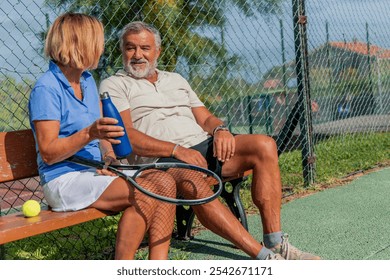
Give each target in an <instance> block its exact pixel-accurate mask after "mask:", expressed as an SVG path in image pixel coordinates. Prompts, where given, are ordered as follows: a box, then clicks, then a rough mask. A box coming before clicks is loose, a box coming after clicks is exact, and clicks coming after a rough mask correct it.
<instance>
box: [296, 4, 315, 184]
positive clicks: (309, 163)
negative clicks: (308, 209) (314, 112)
mask: <svg viewBox="0 0 390 280" xmlns="http://www.w3.org/2000/svg"><path fill="white" fill-rule="evenodd" d="M292 1H293V3H292V7H293V24H294V43H295V59H296V74H297V81H298V101H297V102H298V104H299V107H300V109H299V111H300V118H299V124H300V129H301V133H300V138H301V141H302V167H303V178H304V182H305V186H308V185H310V184H312V183H314V177H315V155H314V145H313V124H312V119H311V99H310V83H309V63H308V51H307V35H306V23H307V17H306V14H305V1H304V0H292Z"/></svg>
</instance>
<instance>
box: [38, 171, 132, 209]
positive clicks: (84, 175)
mask: <svg viewBox="0 0 390 280" xmlns="http://www.w3.org/2000/svg"><path fill="white" fill-rule="evenodd" d="M134 172H135V171H131V173H133V174H134ZM124 173H127V175H132V174H129V172H124ZM116 178H118V176H106V175H99V174H97V173H96V169H86V170H83V171H75V172H69V173H66V174H64V175H61V176H59V177H57V178H55V179H53V180H51V181H50V182H48V183H46V184H45V185H43V193H44V195H45V199H46V201H47V203H48V204H49V205H50V207H51V208H52V210H53V211H58V212H61V211H77V210H80V209H84V208H86V207H88V206H90V205H91V204H92V203H94V202H95V201H96V200H97V199H98V198H99V197H100V196H101V195H102V193H103V192H104V191H105V190H106V189H107V187H108V186H109V185H110V184H111V183H112V181H114V180H115V179H116Z"/></svg>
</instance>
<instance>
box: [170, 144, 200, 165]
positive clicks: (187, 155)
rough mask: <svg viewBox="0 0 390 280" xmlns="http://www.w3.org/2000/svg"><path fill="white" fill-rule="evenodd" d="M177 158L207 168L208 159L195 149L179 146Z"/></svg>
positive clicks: (176, 153) (176, 151)
mask: <svg viewBox="0 0 390 280" xmlns="http://www.w3.org/2000/svg"><path fill="white" fill-rule="evenodd" d="M175 158H177V159H179V160H181V161H184V162H185V163H188V164H192V165H196V166H200V167H203V168H206V169H207V161H206V159H205V158H204V157H203V156H202V154H201V153H200V152H198V151H197V150H194V149H189V148H184V147H182V146H178V147H177V148H176V150H175Z"/></svg>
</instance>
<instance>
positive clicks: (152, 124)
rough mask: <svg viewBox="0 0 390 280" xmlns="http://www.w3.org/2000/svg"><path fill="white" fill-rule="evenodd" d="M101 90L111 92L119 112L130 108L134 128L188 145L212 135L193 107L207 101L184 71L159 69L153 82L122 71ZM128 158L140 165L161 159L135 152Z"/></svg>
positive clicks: (132, 162) (158, 137) (152, 135)
mask: <svg viewBox="0 0 390 280" xmlns="http://www.w3.org/2000/svg"><path fill="white" fill-rule="evenodd" d="M99 91H100V92H101V93H102V92H108V93H109V94H110V96H111V99H112V101H113V103H114V104H115V106H116V107H117V109H118V111H119V112H122V111H124V110H127V109H130V111H131V118H132V120H133V125H134V128H136V129H137V130H139V131H141V132H143V133H145V134H147V135H149V136H151V137H154V138H156V139H160V140H164V141H169V142H172V143H175V144H180V145H181V146H184V147H187V148H188V147H192V146H194V145H197V144H199V143H200V142H202V141H204V140H206V139H207V137H208V135H207V132H205V131H204V130H203V129H202V128H201V127H200V126H199V125H198V124H197V123H196V120H195V117H194V115H193V114H192V110H191V108H195V107H202V106H204V104H203V102H202V101H200V100H199V98H198V96H197V95H196V93H195V92H194V91H193V90H192V89H191V87H190V85H189V84H188V82H187V81H186V80H185V79H184V78H183V77H182V76H181V75H180V74H177V73H172V72H166V71H158V80H157V81H156V82H155V83H151V82H149V81H148V80H146V79H134V78H132V77H131V76H129V75H128V74H127V73H126V72H125V71H124V70H119V71H118V72H117V73H116V74H115V75H113V76H111V77H109V78H107V79H105V80H103V81H102V82H101V84H100V89H99ZM128 160H129V163H130V164H140V163H146V162H153V161H156V160H157V158H144V157H138V156H135V155H131V156H130V157H129V158H128Z"/></svg>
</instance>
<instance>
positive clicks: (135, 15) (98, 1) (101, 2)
mask: <svg viewBox="0 0 390 280" xmlns="http://www.w3.org/2000/svg"><path fill="white" fill-rule="evenodd" d="M222 2H223V3H224V4H228V3H229V4H233V5H235V6H237V7H239V8H240V10H242V11H243V13H244V14H245V15H246V16H254V15H256V13H263V14H269V13H276V12H277V11H278V10H279V5H280V3H281V2H282V0H218V1H211V0H197V1H195V0H176V1H175V0H133V1H119V0H111V1H109V2H108V1H107V0H46V4H47V5H49V6H51V7H52V8H54V9H57V10H58V11H62V10H63V11H73V12H83V13H87V14H90V15H94V16H96V17H98V18H99V19H100V20H101V21H102V22H103V24H104V27H105V36H106V45H105V51H104V54H103V56H102V60H101V61H102V63H101V67H99V68H100V72H101V73H100V76H102V75H103V74H104V72H108V73H110V74H111V72H112V70H116V69H117V68H120V67H121V66H122V60H121V57H120V49H119V37H118V36H119V31H120V30H121V29H122V28H123V27H124V26H125V25H126V24H127V23H128V22H131V21H134V20H143V21H145V22H148V23H151V24H153V25H154V26H155V27H156V28H157V29H158V30H159V31H160V32H161V36H162V47H163V52H162V55H161V57H160V60H159V63H160V65H159V67H160V68H162V69H164V70H174V69H175V67H176V64H177V61H178V58H179V57H184V58H185V59H186V62H187V63H188V64H189V65H196V64H201V63H203V62H204V61H205V60H207V59H209V58H210V56H212V57H213V58H214V59H216V60H227V59H229V58H227V51H226V48H225V46H223V44H221V42H218V41H217V40H213V39H212V38H209V37H207V36H206V35H205V34H202V32H201V31H199V30H200V29H201V28H205V27H207V28H217V27H218V28H221V27H223V26H224V24H225V22H226V18H225V14H224V10H223V8H222V7H223V6H224V5H221V3H222Z"/></svg>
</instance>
